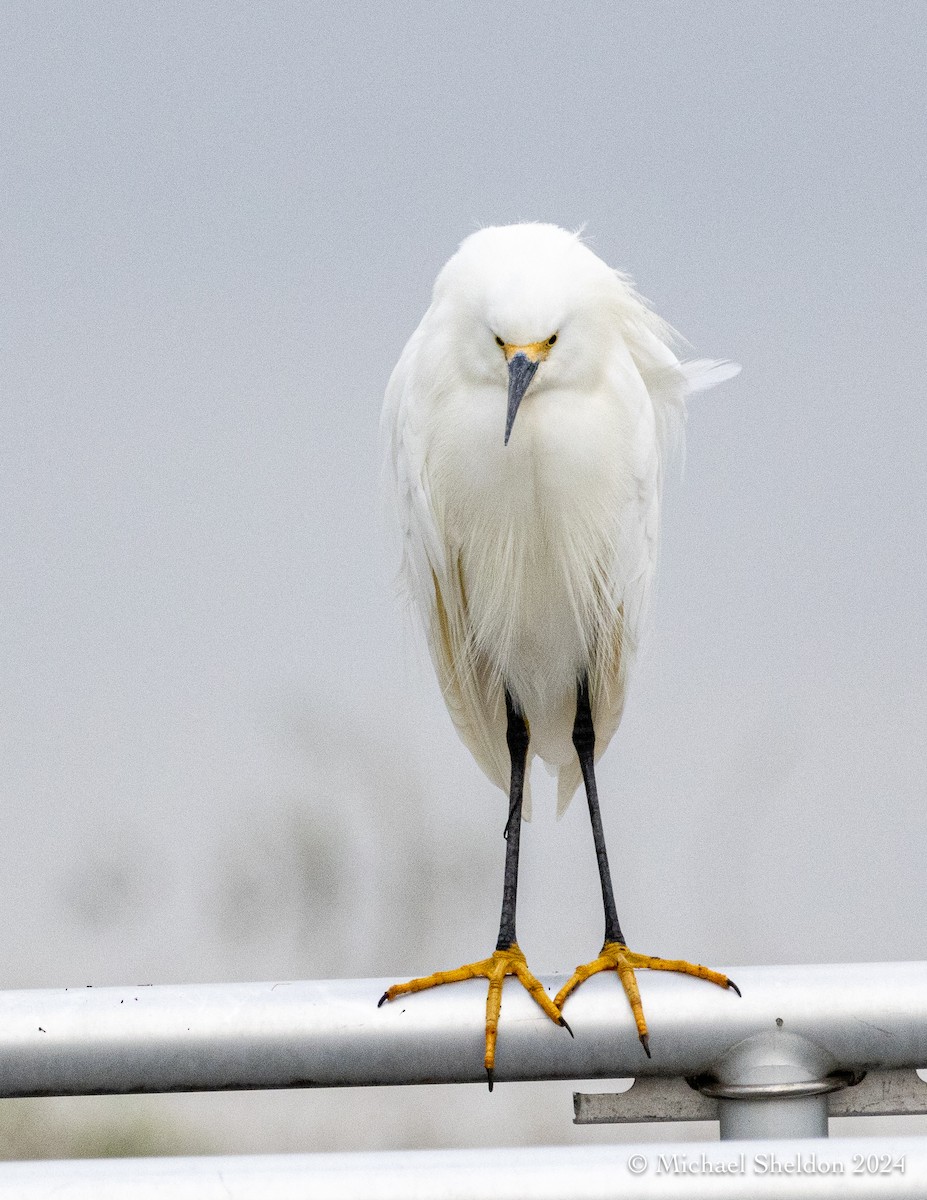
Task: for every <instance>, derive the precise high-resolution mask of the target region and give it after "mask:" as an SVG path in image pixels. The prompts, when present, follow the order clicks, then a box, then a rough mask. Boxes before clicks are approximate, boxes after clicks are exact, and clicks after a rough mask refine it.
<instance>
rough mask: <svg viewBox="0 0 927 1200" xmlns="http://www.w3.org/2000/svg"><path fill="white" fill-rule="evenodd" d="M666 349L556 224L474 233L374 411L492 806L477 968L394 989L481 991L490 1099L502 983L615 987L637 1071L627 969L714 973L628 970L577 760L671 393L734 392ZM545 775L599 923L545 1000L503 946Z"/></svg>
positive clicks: (417, 573)
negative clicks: (495, 857) (522, 845)
mask: <svg viewBox="0 0 927 1200" xmlns="http://www.w3.org/2000/svg"><path fill="white" fill-rule="evenodd" d="M672 336H673V335H672V331H671V330H670V329H669V327H668V326H667V325H665V324H664V323H663V321H661V320H660V318H659V317H658V316H656V314H655V313H653V312H652V311H651V310H650V309H649V308H648V307H647V305H646V304H645V303H644V301H643V300H642V299H641V298H640V297H639V296H638V295H637V294H636V293H635V291H634V290H633V288H632V286H631V284H630V282H629V280H628V279H627V278H625V277H624V276H622V275H620V274H618V273H617V272H615V271H613V270H612V269H611V268H609V267H608V266H607V265H606V264H605V263H604V262H603V261H602V260H601V259H600V258H598V257H597V256H596V255H595V254H594V253H593V252H592V251H591V250H590V249H589V248H588V247H587V246H586V245H584V243H583V242H582V241H581V240H580V238H579V237H578V236H576V235H574V234H570V233H567V232H566V231H565V230H563V229H559V228H557V227H556V226H554V225H542V224H526V225H510V226H501V227H495V228H489V229H482V230H480V231H479V232H478V233H475V234H473V235H472V236H470V237H468V238H467V239H466V240H465V241H464V242H463V244H462V245H461V247H460V249H459V251H458V252H457V253H456V254H455V255H454V256H453V258H451V260H450V261H449V262H448V263H447V265H446V266H445V267H444V269H443V270H442V271H441V273H440V275H439V276H438V279H437V282H436V284H435V288H434V294H433V298H432V303H431V307H430V308H429V309H428V311H427V313H426V314H425V316H424V318H423V320H422V322H421V324H420V325H419V327H418V329H417V330H416V331H415V333H413V335H412V337H411V338H410V339H409V342H408V344H407V346H406V348H405V350H404V351H403V353H402V356H401V358H400V359H399V362H398V364H397V366H396V369H395V370H394V372H393V375H392V377H391V379H390V382H389V386H388V388H387V392H386V401H385V404H384V409H383V421H384V426H385V431H386V434H387V436H388V442H389V453H390V457H391V463H392V468H393V473H394V478H395V483H396V489H397V495H398V507H399V513H400V518H401V523H402V527H403V533H404V539H405V550H404V565H403V571H404V577H405V582H406V584H407V586H408V589H409V592H410V594H411V596H412V598H413V600H414V602H415V605H416V607H417V608H418V610H419V612H420V614H421V616H422V618H423V621H424V625H425V628H426V631H427V635H428V643H429V647H430V650H431V655H432V658H433V661H434V665H435V669H436V671H437V674H438V678H439V680H440V684H441V688H442V691H443V693H444V699H445V701H446V703H447V706H448V709H449V711H450V715H451V717H452V719H453V721H454V724H455V725H456V727H457V731H458V733H459V734H460V736H461V738H462V739H463V741H464V742H465V744H466V745H467V746H468V747H469V749H470V750H471V751H472V753H473V755H474V757H475V758H476V760H477V762H478V763H479V765H480V766H481V767H482V769H483V770H484V771H485V772H486V774H487V775H488V776H489V778H490V779H491V780H492V781H493V782H494V783H496V784H497V785H498V786H499V787H500V788H501V789H502V790H503V791H505V792H507V794H508V796H509V810H508V821H507V824H506V836H507V847H506V859H505V878H504V886H503V903H502V919H501V923H500V928H499V938H498V941H497V944H496V950H495V953H494V954H492V956H491V957H490V958H488V959H484V960H482V961H480V962H477V963H471V964H469V965H467V966H464V967H461V968H459V969H458V970H455V971H443V972H438V973H436V974H434V975H429V976H426V977H424V978H421V979H413V980H411V981H410V982H408V983H403V984H396V985H395V986H394V987H391V988H389V990H388V991H387V992H386V993H385V994H384V996H383V998H382V999H381V1001H380V1003H381V1004H382V1003H383V1002H384V1001H385V1000H392V999H395V997H396V996H399V995H402V994H404V993H407V992H416V991H421V990H423V989H425V988H429V987H433V986H436V985H438V984H442V983H450V982H454V981H456V980H461V979H469V978H473V977H475V976H482V977H485V978H487V979H488V980H489V992H488V997H487V1005H486V1054H485V1066H486V1071H487V1076H488V1079H489V1086H490V1088H492V1080H493V1066H494V1062H495V1045H496V1034H497V1029H498V1020H499V1013H500V1008H501V996H502V983H503V979H504V977H505V976H506V975H515V976H516V977H517V978H518V979H519V980H520V981H521V983H522V984H523V985H524V986H525V987H526V988H527V990H528V991H529V992H530V994H531V995H532V996H533V997H534V998H535V1000H536V1001H537V1003H538V1004H539V1005H540V1006H541V1008H542V1009H543V1010H544V1012H545V1013H547V1014H548V1015H549V1016H550V1017H551V1018H552V1019H553V1020H554V1021H557V1022H558V1023H560V1024H563V1025H565V1024H566V1022H565V1021H564V1020H563V1016H562V1012H561V1010H562V1007H563V1003H564V1001H565V1000H566V998H567V996H568V995H569V994H570V992H571V991H573V989H574V988H575V987H577V986H578V985H579V984H580V983H581V982H583V981H584V980H585V979H587V978H588V977H589V976H590V975H592V974H594V973H596V972H598V971H602V970H609V969H614V970H616V971H617V972H618V975H619V978H620V980H621V983H622V985H623V986H624V989H625V991H626V993H627V996H628V999H629V1001H630V1003H631V1007H632V1010H633V1012H634V1017H635V1020H636V1024H637V1029H638V1033H639V1036H640V1040H641V1043H642V1045H643V1047H644V1050H645V1051H646V1052H647V1054H648V1055H649V1054H650V1050H649V1046H648V1033H647V1025H646V1022H645V1020H644V1014H643V1011H642V1008H641V1002H640V995H639V992H638V988H637V983H636V980H635V977H634V970H635V968H639V967H649V968H655V969H658V970H668V971H681V972H684V973H686V974H690V975H696V976H698V977H699V978H702V979H707V980H709V981H711V982H713V983H716V984H719V985H720V986H721V987H725V988H727V987H731V988H734V989H735V990H736V987H735V985H734V984H733V983H732V982H731V981H730V980H729V979H728V978H727V977H726V976H724V975H722V974H720V973H718V972H715V971H711V970H709V969H708V968H706V967H702V966H697V965H694V964H691V963H685V962H678V961H669V960H666V959H659V958H652V957H649V956H646V955H641V954H636V953H634V952H632V951H631V950H629V949H628V947H627V944H626V942H625V939H624V935H623V934H622V931H621V927H620V925H619V923H618V915H617V911H616V908H615V899H614V895H613V891H612V882H611V876H610V873H609V866H608V857H607V853H606V849H605V840H604V836H603V832H602V820H601V815H600V811H599V802H598V797H597V792H596V782H595V771H594V762H595V760H596V759H597V758H598V757H599V755H600V754H601V753H602V751H603V750H604V749H605V747H606V746H607V745H608V743H609V741H610V739H611V737H612V735H613V734H614V732H615V730H616V729H617V727H618V723H619V721H620V719H621V712H622V706H623V704H624V698H625V689H626V684H627V676H628V668H629V665H630V662H631V659H632V657H633V654H634V649H635V646H636V643H637V639H638V633H639V630H640V627H641V622H642V620H643V616H644V613H645V610H646V606H647V599H648V595H649V592H650V588H651V581H652V578H653V572H654V567H655V564H656V558H657V537H658V531H659V523H660V494H661V488H662V481H663V473H664V466H665V462H666V458H667V455H668V453H669V450H670V448H671V446H672V443H673V440H674V438H675V436H676V435H677V434H679V433H680V432H681V428H682V423H683V420H684V415H685V413H684V405H685V397H686V395H687V393H688V392H691V391H694V390H699V389H702V388H705V387H708V386H711V385H712V384H714V383H717V382H720V381H721V380H723V379H727V378H729V377H730V376H731V375H733V374H735V373H736V371H737V369H738V368H737V367H736V366H734V365H733V364H730V363H719V362H707V361H698V362H688V363H685V362H680V361H679V359H678V358H677V357H676V355H675V354H674V353H673V351H672V350H671V349H670V348H669V345H668V342H670V341H671V340H672ZM534 755H538V756H539V757H540V758H542V759H543V760H544V762H545V763H547V764H548V765H549V766H550V767H551V768H552V769H553V770H554V771H555V772H556V773H557V775H558V779H559V784H558V791H559V797H558V799H559V803H558V809H559V811H563V809H565V808H566V806H567V805H568V804H569V802H570V800H571V798H572V796H573V794H574V792H575V791H576V789H577V787H578V786H579V784H580V782H583V783H584V784H585V790H586V796H587V799H588V803H589V813H590V817H591V820H592V831H593V837H594V841H595V851H596V858H597V861H598V869H599V875H600V879H601V886H602V900H603V904H604V907H605V940H604V945H603V947H602V951H601V953H600V954H599V956H598V957H597V958H596V959H595V960H594V961H593V962H591V963H589V964H587V965H585V966H581V967H578V968H577V970H576V972H575V974H574V975H573V977H572V978H571V979H570V981H569V982H568V983H567V984H566V986H565V987H564V988H563V989H562V990H561V991H560V993H559V994H558V995H557V997H556V998H555V1000H554V1001H553V1002H551V1000H550V998H549V997H548V996H547V994H546V993H545V991H544V989H543V987H542V986H541V984H540V983H539V982H538V980H537V979H536V978H535V977H534V975H532V974H531V972H530V971H529V970H528V966H527V963H526V961H525V957H524V955H523V954H522V952H521V950H520V949H519V947H518V942H517V940H516V936H515V899H516V889H517V882H518V851H519V835H520V828H521V819H522V809H523V804H524V806H525V811H526V813H527V805H528V803H529V799H528V781H527V771H528V768H529V766H530V762H531V759H532V757H533V756H534Z"/></svg>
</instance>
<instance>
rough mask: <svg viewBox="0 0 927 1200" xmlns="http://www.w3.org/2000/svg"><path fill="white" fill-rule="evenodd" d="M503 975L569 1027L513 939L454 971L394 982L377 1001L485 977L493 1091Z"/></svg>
mask: <svg viewBox="0 0 927 1200" xmlns="http://www.w3.org/2000/svg"><path fill="white" fill-rule="evenodd" d="M506 975H514V976H515V977H516V978H517V979H518V981H519V983H520V984H521V985H522V986H523V987H524V988H525V989H526V990H527V991H528V992H529V994H530V995H532V996H533V997H534V999H535V1000H536V1001H537V1003H538V1004H539V1005H540V1007H541V1008H542V1009H543V1010H544V1012H546V1013H547V1015H548V1016H549V1017H550V1019H551V1020H552V1021H556V1023H557V1024H558V1025H563V1026H564V1028H565V1029H567V1030H568V1031H569V1034H570V1037H572V1036H573V1030H572V1029H570V1027H569V1025H567V1023H566V1021H564V1019H563V1014H562V1013H561V1012H560V1008H559V1006H558V1005H555V1004H554V1003H553V1001H552V1000H551V999H550V997H549V996H548V995H547V993H546V992H545V991H544V988H543V987H542V986H541V983H540V982H539V981H538V980H537V979H536V978H535V977H534V976H533V975H532V974H531V972H530V971H529V970H528V964H527V962H526V961H525V956H524V954H522V952H521V950H520V949H519V947H518V944H517V943H515V942H513V943H512V945H511V946H509V948H508V949H507V950H496V951H495V952H494V953H493V954H492V956H491V957H490V958H484V959H482V960H481V961H480V962H475V963H467V965H466V966H463V967H458V968H457V970H456V971H436V972H435V973H434V975H425V976H423V977H422V978H421V979H410V980H409V982H408V983H394V984H393V986H392V987H391V988H387V989H386V991H385V992H384V993H383V995H382V996H381V997H380V1001H379V1004H378V1005H377V1007H378V1008H379V1006H380V1005H381V1004H384V1003H385V1002H386V1001H387V1000H395V999H396V997H397V996H404V995H406V994H407V993H409V992H423V991H425V989H426V988H433V987H438V986H439V985H440V984H442V983H459V982H460V980H462V979H477V978H481V979H488V980H489V993H488V995H487V996H486V1055H485V1057H484V1059H483V1062H484V1065H485V1067H486V1078H487V1079H488V1080H489V1090H490V1091H492V1077H493V1069H494V1067H495V1065H496V1036H497V1034H498V1032H499V1013H500V1012H501V1011H502V983H503V980H504V979H505V977H506Z"/></svg>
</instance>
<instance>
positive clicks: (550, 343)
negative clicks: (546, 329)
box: [547, 333, 557, 346]
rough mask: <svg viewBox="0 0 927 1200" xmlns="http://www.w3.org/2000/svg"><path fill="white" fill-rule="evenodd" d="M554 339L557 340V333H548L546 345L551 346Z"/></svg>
mask: <svg viewBox="0 0 927 1200" xmlns="http://www.w3.org/2000/svg"><path fill="white" fill-rule="evenodd" d="M556 340H557V335H556V334H555V333H552V334H551V335H550V337H549V338H548V339H547V344H548V346H552V345H553V344H554V342H555V341H556Z"/></svg>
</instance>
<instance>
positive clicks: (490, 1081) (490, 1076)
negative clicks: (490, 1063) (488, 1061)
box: [486, 1067, 492, 1091]
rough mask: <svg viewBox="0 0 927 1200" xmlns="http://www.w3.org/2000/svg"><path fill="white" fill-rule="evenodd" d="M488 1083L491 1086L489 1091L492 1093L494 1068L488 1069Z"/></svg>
mask: <svg viewBox="0 0 927 1200" xmlns="http://www.w3.org/2000/svg"><path fill="white" fill-rule="evenodd" d="M486 1082H487V1083H488V1084H489V1090H490V1091H492V1067H487V1068H486Z"/></svg>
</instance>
